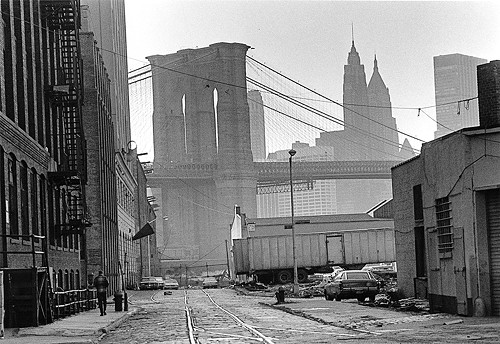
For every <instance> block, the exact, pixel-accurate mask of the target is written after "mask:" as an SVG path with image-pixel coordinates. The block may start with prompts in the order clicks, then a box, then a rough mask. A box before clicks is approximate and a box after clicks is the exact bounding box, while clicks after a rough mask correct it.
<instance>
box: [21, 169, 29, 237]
mask: <svg viewBox="0 0 500 344" xmlns="http://www.w3.org/2000/svg"><path fill="white" fill-rule="evenodd" d="M20 181H21V188H20V189H21V228H22V234H23V235H29V234H30V229H29V203H28V197H29V195H28V166H27V165H26V162H24V161H22V162H21V168H20ZM25 239H27V238H25Z"/></svg>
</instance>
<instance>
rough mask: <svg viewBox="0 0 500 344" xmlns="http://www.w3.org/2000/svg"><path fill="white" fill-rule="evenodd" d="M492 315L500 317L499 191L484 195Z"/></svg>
mask: <svg viewBox="0 0 500 344" xmlns="http://www.w3.org/2000/svg"><path fill="white" fill-rule="evenodd" d="M486 217H487V220H488V241H489V246H490V247H489V249H490V274H491V306H492V307H491V308H492V315H497V316H498V315H500V189H495V190H491V191H488V192H487V193H486Z"/></svg>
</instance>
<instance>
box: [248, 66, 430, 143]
mask: <svg viewBox="0 0 500 344" xmlns="http://www.w3.org/2000/svg"><path fill="white" fill-rule="evenodd" d="M247 57H248V58H249V59H250V60H252V61H254V62H256V63H258V64H260V65H261V66H263V67H265V68H267V69H269V70H271V71H273V72H274V73H276V74H278V75H280V76H281V77H283V78H285V79H287V80H288V81H290V82H292V83H294V84H296V85H298V86H301V87H303V88H305V89H306V90H308V91H309V92H312V93H314V94H316V95H317V96H320V97H322V98H324V99H326V100H329V101H330V102H332V103H334V104H336V105H338V106H340V107H342V108H344V109H346V110H349V111H351V112H353V113H355V114H357V115H358V116H361V117H363V118H365V119H367V120H370V121H372V122H375V123H377V124H379V125H381V126H383V127H385V128H387V129H389V130H394V131H396V132H398V133H400V134H402V135H405V136H407V137H410V138H412V139H414V140H417V141H420V142H425V140H422V139H419V138H418V137H415V136H413V135H410V134H407V133H405V132H402V131H400V130H398V129H394V128H392V127H390V126H388V125H385V124H383V123H380V122H378V121H375V120H374V119H373V118H370V117H367V116H365V115H363V114H360V113H359V112H357V111H354V110H353V109H351V108H349V107H347V106H345V105H344V104H342V103H339V102H337V101H335V100H333V99H330V98H328V97H327V96H324V95H322V94H321V93H319V92H316V91H315V90H313V89H311V88H309V87H307V86H304V85H302V84H301V83H299V82H297V81H295V80H293V79H291V78H289V77H287V76H286V75H284V74H282V73H280V72H278V71H277V70H275V69H273V68H271V67H268V66H266V65H265V64H263V63H262V62H259V61H257V60H256V59H254V58H253V57H251V56H247Z"/></svg>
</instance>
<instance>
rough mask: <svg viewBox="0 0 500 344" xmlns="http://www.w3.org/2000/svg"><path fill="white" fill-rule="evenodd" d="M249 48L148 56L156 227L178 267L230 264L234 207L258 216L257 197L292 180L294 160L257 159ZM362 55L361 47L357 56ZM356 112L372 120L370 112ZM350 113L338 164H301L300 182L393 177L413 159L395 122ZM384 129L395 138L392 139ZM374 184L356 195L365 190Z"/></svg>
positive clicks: (296, 171)
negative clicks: (406, 156) (406, 155)
mask: <svg viewBox="0 0 500 344" xmlns="http://www.w3.org/2000/svg"><path fill="white" fill-rule="evenodd" d="M353 44H354V43H353ZM248 48H249V47H248V46H247V45H244V44H239V43H216V44H212V45H210V46H209V47H205V48H200V49H186V50H181V51H178V52H177V53H174V54H169V55H154V56H150V57H148V59H149V61H150V63H151V84H152V98H153V111H152V112H153V137H154V162H153V173H151V174H149V175H148V184H149V186H150V187H151V190H152V193H153V197H154V199H155V203H156V204H157V212H156V214H157V219H160V220H157V221H156V229H157V238H158V240H159V242H160V244H159V248H160V252H162V253H163V256H164V257H167V258H170V259H175V260H176V263H175V264H181V265H185V266H187V265H189V264H191V265H192V264H196V262H200V261H202V262H210V263H211V265H216V264H217V263H218V262H219V263H220V264H223V263H224V262H225V261H226V255H227V251H226V248H225V246H224V244H226V245H227V241H228V240H229V239H230V237H229V227H230V224H231V222H232V219H233V216H234V206H235V205H238V206H239V207H240V209H241V211H242V212H244V213H245V214H246V215H247V216H248V217H256V216H257V195H258V194H260V193H262V192H264V193H265V192H275V191H273V186H277V185H284V184H286V183H287V181H289V179H290V166H289V161H288V159H281V161H258V162H257V161H254V154H256V153H255V150H254V147H253V146H252V145H253V144H254V143H255V137H252V135H251V131H252V130H253V129H251V125H253V124H252V122H251V114H250V110H249V105H251V104H249V103H250V101H249V98H247V92H248V90H247V82H248V81H249V80H253V79H251V78H248V77H247V73H246V60H247V56H246V53H247V50H248ZM353 49H354V45H353ZM354 53H355V49H354ZM354 53H353V50H351V53H350V59H351V54H354ZM356 54H357V53H356ZM354 61H355V59H354ZM355 62H356V61H355ZM377 73H378V72H377ZM355 74H356V73H355ZM363 77H364V72H363ZM253 83H254V85H255V84H258V82H257V81H255V80H253ZM382 84H383V82H382ZM365 87H366V86H365ZM385 92H387V91H385ZM260 105H261V106H266V105H264V104H260ZM389 105H390V103H389ZM276 111H279V110H276ZM353 111H354V112H356V114H357V115H360V116H363V117H366V116H367V115H366V114H363V113H361V112H362V111H363V110H360V109H356V110H353ZM252 116H253V115H252ZM344 117H345V118H346V121H345V122H344V130H343V132H337V133H340V134H335V135H336V136H335V137H333V140H337V141H339V142H340V143H339V144H338V145H337V146H336V148H334V149H335V154H334V155H333V156H331V157H330V159H328V161H303V160H300V159H296V161H294V162H293V179H294V181H297V182H299V181H300V182H305V183H309V184H308V185H312V182H313V181H318V180H352V181H356V180H358V181H360V180H366V181H369V180H385V181H388V180H390V178H391V167H392V166H394V165H396V164H398V163H399V162H401V161H402V160H403V159H402V158H401V157H400V156H399V155H398V154H397V153H398V152H399V145H398V143H397V133H396V132H393V127H394V128H395V124H394V123H392V122H391V120H390V121H389V122H388V124H383V123H382V124H381V123H376V124H375V125H374V124H369V125H367V124H363V123H364V122H368V120H364V122H360V121H359V120H358V121H357V123H358V125H357V126H358V127H356V126H355V125H351V124H350V123H349V121H350V120H349V116H345V115H344ZM389 117H390V113H389ZM390 118H392V117H390ZM392 121H393V119H392ZM262 130H263V128H262ZM354 130H356V131H359V132H354ZM353 132H354V134H353ZM377 132H389V133H390V134H389V135H386V136H390V139H387V138H383V137H380V136H378V135H379V134H377ZM326 134H327V135H325V138H328V134H329V133H326ZM337 136H338V137H340V139H339V138H337ZM394 137H395V139H394ZM320 139H323V138H320ZM252 140H253V142H252ZM375 140H378V141H384V144H379V145H378V146H379V147H382V148H381V149H382V150H383V152H382V153H384V154H381V153H380V152H378V154H377V151H376V150H374V149H373V147H372V146H374V145H373V141H375ZM391 140H392V141H394V140H395V141H396V143H395V144H394V143H392V141H391ZM262 141H263V142H265V140H263V139H262ZM391 144H392V146H391ZM352 146H360V147H362V149H355V148H353V147H352ZM382 150H380V149H379V151H382ZM360 152H361V153H362V154H359V153H360ZM363 155H364V156H363ZM356 183H358V182H356ZM360 185H361V184H360ZM364 185H367V184H363V185H361V186H359V187H358V190H357V191H356V192H358V193H359V192H364V191H365V190H364V189H363V188H366V186H364ZM389 185H390V184H389ZM389 187H390V186H389ZM294 189H295V184H294ZM263 190H267V191H263ZM350 192H351V193H354V192H355V191H354V190H352V191H350ZM162 244H163V245H162Z"/></svg>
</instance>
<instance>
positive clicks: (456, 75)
mask: <svg viewBox="0 0 500 344" xmlns="http://www.w3.org/2000/svg"><path fill="white" fill-rule="evenodd" d="M486 62H488V61H487V60H485V59H481V58H478V57H473V56H467V55H462V54H449V55H440V56H434V89H435V99H436V105H439V104H446V105H440V106H437V107H436V121H437V122H438V124H437V130H436V131H435V132H434V137H435V138H438V137H441V136H443V135H446V134H448V133H450V132H452V131H455V130H458V129H461V128H464V127H472V126H476V125H478V124H479V108H478V103H477V99H473V100H471V101H466V102H463V103H460V104H458V103H457V102H458V101H459V100H463V99H468V98H473V97H476V96H477V76H476V67H477V66H478V65H480V64H483V63H486Z"/></svg>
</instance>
